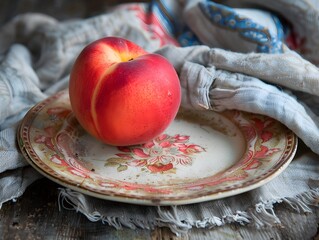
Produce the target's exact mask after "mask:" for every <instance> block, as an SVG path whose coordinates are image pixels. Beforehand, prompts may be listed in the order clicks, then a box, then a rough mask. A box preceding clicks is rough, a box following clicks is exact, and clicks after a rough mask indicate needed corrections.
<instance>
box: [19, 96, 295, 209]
mask: <svg viewBox="0 0 319 240" xmlns="http://www.w3.org/2000/svg"><path fill="white" fill-rule="evenodd" d="M141 114H143V113H141ZM159 121H160V120H159ZM18 139H19V141H18V142H19V146H20V148H21V150H22V152H23V154H24V155H25V157H26V159H27V160H28V161H29V162H30V164H31V165H32V166H33V167H34V168H35V169H37V170H38V171H39V172H40V173H42V174H43V175H44V176H46V177H48V178H50V179H52V180H53V181H55V182H57V183H59V184H61V185H63V186H66V187H69V188H71V189H74V190H77V191H80V192H82V193H84V194H88V195H91V196H95V197H98V198H102V199H107V200H114V201H120V202H128V203H135V204H145V205H172V204H174V205H177V204H189V203H196V202H202V201H207V200H212V199H218V198H223V197H227V196H231V195H235V194H239V193H242V192H245V191H248V190H251V189H254V188H256V187H259V186H261V185H263V184H265V183H266V182H268V181H270V180H271V179H273V178H274V177H275V176H277V175H278V174H279V173H280V172H282V171H283V170H284V169H285V168H286V167H287V166H288V164H289V162H290V161H291V160H292V158H293V156H294V154H295V151H296V146H297V138H296V136H295V135H294V134H293V133H292V132H291V131H290V130H288V129H287V128H286V127H285V126H283V125H282V124H280V123H279V122H277V121H275V120H273V119H271V118H269V117H265V116H260V115H254V114H248V113H244V112H239V111H229V112H224V113H222V114H217V113H215V112H212V111H190V110H188V111H186V110H181V111H180V113H179V114H178V116H177V117H176V119H175V121H174V122H173V123H172V124H171V126H170V127H169V128H168V129H167V130H166V131H165V133H163V134H162V135H160V136H159V137H158V138H156V139H154V140H153V141H150V142H148V143H145V144H143V145H138V146H131V147H112V146H108V145H106V144H103V143H101V142H99V141H97V140H96V139H95V138H93V137H92V136H90V135H88V134H87V133H86V132H85V131H84V130H83V129H82V128H81V126H80V125H79V124H78V122H77V120H76V119H75V118H74V115H73V113H72V111H71V107H70V103H69V96H68V91H67V90H65V91H62V92H59V93H58V94H56V95H55V96H53V97H50V98H48V99H47V100H45V101H43V102H41V103H39V104H37V105H36V106H35V107H33V108H32V109H31V110H30V111H29V112H28V113H27V115H26V116H25V118H24V120H23V121H22V123H21V126H20V131H19V133H18Z"/></svg>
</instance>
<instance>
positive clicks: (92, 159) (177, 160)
mask: <svg viewBox="0 0 319 240" xmlns="http://www.w3.org/2000/svg"><path fill="white" fill-rule="evenodd" d="M74 146H75V147H74V149H78V151H77V152H78V153H77V157H78V161H79V162H80V163H81V164H82V165H83V167H85V168H87V169H91V170H93V171H94V173H95V174H98V175H99V176H100V177H102V178H105V179H112V180H118V181H129V182H133V183H138V184H156V185H169V184H178V183H187V182H193V181H195V180H198V179H200V178H205V177H209V176H213V175H215V174H216V173H218V172H220V171H223V170H225V169H227V168H229V167H231V166H232V165H233V164H235V163H236V162H237V161H238V160H240V159H241V157H242V156H243V154H244V152H245V149H246V143H245V139H244V137H243V135H242V133H241V131H240V130H239V129H238V127H237V126H235V125H234V123H232V122H231V121H229V120H228V119H227V118H225V117H223V116H222V115H220V114H217V113H214V112H210V111H205V112H204V111H193V110H192V111H186V110H181V111H180V112H179V114H178V116H177V117H176V119H175V120H174V122H173V123H172V124H171V125H170V126H169V127H168V129H167V130H166V131H165V132H164V133H163V134H162V135H160V136H158V137H157V138H156V139H154V140H153V141H150V142H148V143H145V144H143V145H136V146H130V147H114V146H109V145H106V144H103V143H101V142H99V141H98V140H96V139H95V138H93V137H91V136H90V135H88V134H82V135H81V136H80V137H79V138H78V139H77V140H76V142H75V145H74Z"/></svg>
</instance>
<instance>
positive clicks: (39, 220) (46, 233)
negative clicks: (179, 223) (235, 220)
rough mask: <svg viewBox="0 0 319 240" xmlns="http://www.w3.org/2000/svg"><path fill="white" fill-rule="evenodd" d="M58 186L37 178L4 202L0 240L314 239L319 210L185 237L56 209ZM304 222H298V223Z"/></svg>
mask: <svg viewBox="0 0 319 240" xmlns="http://www.w3.org/2000/svg"><path fill="white" fill-rule="evenodd" d="M60 187H61V186H59V185H58V184H56V183H53V182H52V181H50V180H48V179H45V178H43V179H40V180H38V181H36V182H35V183H34V184H32V185H31V186H30V187H28V188H27V191H26V192H25V193H24V195H23V196H22V197H21V198H19V199H17V201H16V202H7V203H5V204H4V205H3V207H2V209H1V210H0V233H1V234H0V239H5V240H7V239H8V240H11V239H21V240H24V239H59V240H67V239H110V240H113V239H156V240H160V239H167V240H169V239H170V240H177V239H216V240H227V239H239V240H244V239H245V240H246V239H252V240H256V239H257V240H258V239H296V240H307V239H309V240H310V239H314V238H315V236H316V234H317V227H318V226H317V224H316V223H317V222H318V216H319V212H317V213H316V214H298V213H296V212H295V211H291V212H287V211H284V208H283V207H282V206H281V205H278V206H277V207H276V212H277V214H278V217H279V218H280V219H281V220H282V225H281V226H278V227H275V228H264V229H260V230H259V231H257V230H256V229H254V228H252V227H249V226H241V225H239V224H230V225H227V226H224V227H216V228H213V229H206V230H204V229H192V230H191V231H189V233H188V234H187V235H185V236H179V237H178V236H176V235H175V234H174V233H172V232H171V231H170V229H168V228H156V229H154V230H147V229H146V230H143V229H140V228H137V229H135V230H133V229H128V228H123V229H120V230H117V229H115V228H113V227H110V226H108V225H106V224H103V223H102V222H91V221H89V220H88V219H87V218H86V217H85V216H84V215H82V214H81V213H77V212H76V211H74V210H67V209H65V208H61V209H60V208H59V205H58V193H59V190H58V189H59V188H60ZM304 221H305V222H306V223H307V224H304V225H300V224H299V223H300V222H304ZM291 236H293V237H291Z"/></svg>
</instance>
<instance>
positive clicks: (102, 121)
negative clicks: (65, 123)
mask: <svg viewBox="0 0 319 240" xmlns="http://www.w3.org/2000/svg"><path fill="white" fill-rule="evenodd" d="M69 96H70V102H71V107H72V110H73V112H74V114H75V117H76V118H77V120H78V121H79V123H80V125H81V126H82V127H83V128H84V129H85V130H86V131H87V132H89V133H90V134H91V135H93V136H94V137H96V138H98V139H99V140H101V141H102V142H104V143H107V144H110V145H116V146H126V145H135V144H142V143H145V142H148V141H150V140H152V139H154V138H155V137H156V136H158V135H159V134H161V133H162V132H163V131H164V130H165V129H166V128H167V127H168V126H169V124H170V123H171V122H172V121H173V120H174V118H175V116H176V114H177V111H178V108H179V106H180V102H181V89H180V82H179V79H178V76H177V73H176V71H175V69H174V67H173V66H172V64H171V63H170V62H169V61H168V60H167V59H166V58H164V57H162V56H160V55H158V54H154V53H148V52H147V51H145V50H144V49H143V48H142V47H140V46H138V45H137V44H135V43H133V42H131V41H128V40H126V39H123V38H118V37H105V38H102V39H99V40H97V41H95V42H92V43H90V44H88V45H87V46H86V47H85V48H84V49H83V50H82V52H81V53H80V54H79V56H78V57H77V59H76V61H75V63H74V65H73V67H72V70H71V75H70V82H69Z"/></svg>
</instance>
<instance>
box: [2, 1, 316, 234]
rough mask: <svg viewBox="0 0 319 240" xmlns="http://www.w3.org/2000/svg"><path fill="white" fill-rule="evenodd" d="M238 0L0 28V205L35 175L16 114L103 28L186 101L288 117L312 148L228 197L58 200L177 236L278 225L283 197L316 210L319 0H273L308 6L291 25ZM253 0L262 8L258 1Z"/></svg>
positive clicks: (61, 80)
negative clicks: (167, 73)
mask: <svg viewBox="0 0 319 240" xmlns="http://www.w3.org/2000/svg"><path fill="white" fill-rule="evenodd" d="M235 2H236V1H227V4H229V5H228V6H225V5H221V4H218V3H215V2H213V1H197V0H196V1H153V2H152V3H151V4H147V3H143V4H141V3H140V4H129V5H120V6H118V7H117V8H115V9H112V11H110V12H106V13H105V14H101V15H98V16H95V17H92V18H88V19H81V20H70V21H66V22H59V21H57V20H55V19H54V18H52V17H50V16H46V15H42V14H25V15H20V16H17V17H16V18H15V19H13V20H12V21H10V22H8V23H7V24H6V25H4V26H3V27H2V29H1V31H0V54H1V56H0V61H1V62H0V99H1V101H0V102H1V106H0V159H1V161H0V185H1V190H0V204H1V205H2V204H3V203H4V202H6V201H9V200H14V199H16V198H18V197H19V196H21V195H22V194H23V192H24V191H25V189H26V187H27V186H29V185H30V184H31V183H32V182H33V181H35V180H36V179H39V178H41V175H40V174H38V173H37V172H36V171H35V170H33V169H32V168H31V167H30V166H29V165H28V163H27V162H26V161H25V160H24V159H23V157H22V155H21V154H20V152H19V150H18V149H17V145H16V130H17V126H18V124H19V121H20V120H21V119H22V118H23V116H24V115H25V113H26V112H27V111H28V109H30V107H32V106H33V105H34V104H36V103H38V102H39V101H41V100H44V99H45V98H46V97H48V96H50V95H52V94H54V93H56V92H57V91H59V90H62V89H64V88H66V87H67V86H68V77H69V72H70V69H71V67H72V64H73V62H74V60H75V58H76V56H77V55H78V54H79V53H80V51H81V50H82V49H83V47H84V46H85V45H87V44H88V43H90V42H92V41H94V40H96V39H99V38H101V37H104V36H120V37H124V38H127V39H130V40H132V41H134V42H136V43H137V44H139V45H140V46H142V47H143V48H145V49H146V50H148V51H150V52H156V53H159V54H161V55H163V56H165V57H166V58H167V59H168V60H169V61H171V63H172V64H173V65H174V67H175V69H176V71H177V73H178V74H179V78H180V81H181V87H182V105H183V106H184V107H187V108H195V109H202V110H203V111H223V110H226V109H238V110H243V111H248V112H253V113H258V114H264V115H267V116H270V117H272V118H274V119H277V120H278V121H280V122H282V123H283V124H285V125H286V126H287V127H288V128H290V129H291V130H292V131H293V132H295V133H296V135H297V136H298V137H299V138H300V139H301V142H303V143H304V144H305V145H306V146H307V148H306V149H303V150H302V151H301V150H300V153H299V154H298V156H297V157H296V158H295V159H294V161H293V162H292V163H291V164H290V165H289V166H288V168H287V169H286V170H285V171H284V172H283V173H282V174H280V175H279V176H278V177H276V178H275V179H274V180H272V181H271V182H269V183H267V184H265V185H263V186H262V187H260V188H258V189H255V190H252V191H250V192H248V193H244V194H240V195H238V196H233V197H228V198H226V199H221V200H215V201H208V202H204V203H198V204H191V205H185V206H171V207H145V206H137V205H130V204H123V203H115V202H109V201H103V200H99V199H95V198H93V197H89V196H85V195H83V194H81V193H78V192H75V191H73V190H70V189H66V188H61V189H60V190H59V191H60V203H61V206H64V207H70V206H72V207H73V208H74V209H76V210H77V211H79V212H81V213H82V214H84V215H86V216H87V217H88V219H90V220H92V221H103V222H105V223H108V224H109V225H112V226H114V227H116V228H121V227H123V226H124V227H130V228H135V227H141V228H148V229H152V228H154V227H156V226H167V227H169V228H170V229H171V230H172V231H173V232H175V233H176V234H182V233H187V231H188V230H189V229H191V228H211V227H214V226H222V225H225V224H229V223H232V222H237V223H240V224H243V225H246V224H249V225H252V226H256V227H267V226H268V227H271V226H276V225H278V224H280V219H279V218H278V217H277V216H276V213H275V210H274V204H278V203H281V204H285V205H286V206H287V211H299V212H300V213H304V212H308V213H313V212H316V211H317V207H318V199H319V186H318V183H319V176H318V170H319V162H318V154H319V118H318V114H319V111H318V107H317V106H318V105H317V103H318V102H319V100H318V99H319V98H318V95H319V74H318V73H319V69H318V67H317V66H316V64H318V62H319V61H318V58H319V55H318V46H319V44H318V39H319V38H316V37H315V36H317V35H319V27H318V21H313V20H315V19H318V16H319V14H318V9H319V7H318V5H319V4H318V2H317V1H313V5H308V4H307V1H299V2H298V4H296V3H291V2H290V1H285V0H280V1H268V2H267V4H269V5H267V6H272V3H273V2H277V3H276V4H274V6H278V9H277V8H276V9H271V10H274V11H275V10H278V11H279V9H281V8H279V6H280V7H282V6H285V9H286V10H287V9H288V10H287V11H285V12H284V15H285V17H286V18H287V19H288V20H292V19H294V18H297V17H300V15H299V14H300V12H303V13H306V12H309V11H310V12H311V14H309V15H308V14H304V15H302V16H303V17H304V18H305V19H304V21H298V23H296V25H293V26H291V25H289V24H287V25H285V24H282V23H281V21H280V19H279V18H278V17H277V16H275V15H274V13H273V12H272V11H269V12H265V11H264V10H260V9H258V8H257V7H255V8H254V9H251V8H244V9H243V8H233V7H231V6H232V5H235V4H236V5H238V3H235ZM240 2H241V3H242V4H245V3H250V1H240ZM257 2H258V4H260V8H262V7H264V6H265V3H263V2H262V1H257ZM258 4H257V5H256V6H258ZM297 10H298V11H297ZM278 11H276V12H278ZM292 23H294V22H293V21H292ZM302 24H303V25H302ZM300 25H302V26H300ZM310 32H311V33H312V34H309V33H310ZM309 44H310V45H309ZM145 212H146V213H145ZM300 224H302V223H300ZM291 237H292V238H293V236H291Z"/></svg>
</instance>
